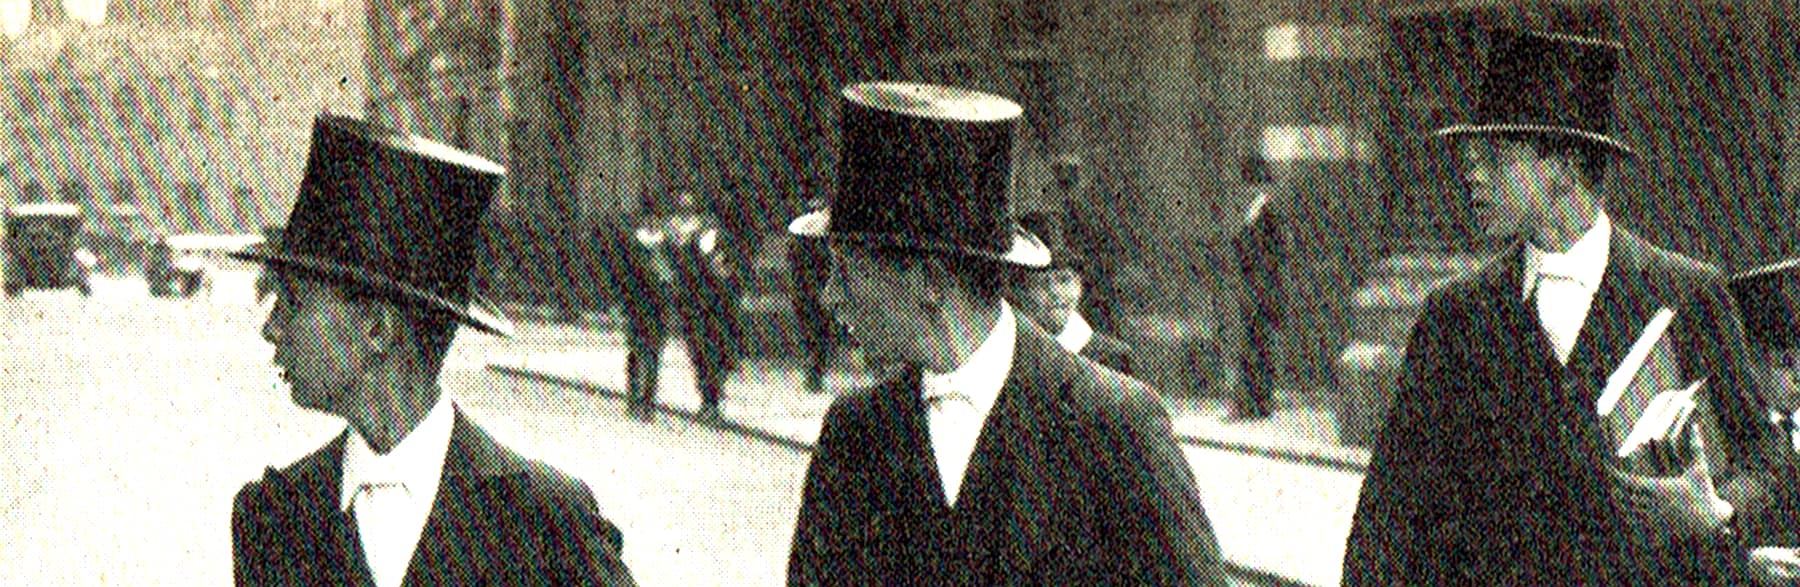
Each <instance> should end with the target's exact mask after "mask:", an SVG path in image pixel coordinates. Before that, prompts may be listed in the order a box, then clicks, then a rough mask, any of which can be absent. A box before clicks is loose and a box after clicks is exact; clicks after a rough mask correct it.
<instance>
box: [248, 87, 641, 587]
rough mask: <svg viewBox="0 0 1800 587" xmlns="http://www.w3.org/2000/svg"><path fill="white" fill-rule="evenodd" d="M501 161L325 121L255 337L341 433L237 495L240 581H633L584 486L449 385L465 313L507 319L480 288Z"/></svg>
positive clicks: (502, 331) (269, 262) (480, 324)
mask: <svg viewBox="0 0 1800 587" xmlns="http://www.w3.org/2000/svg"><path fill="white" fill-rule="evenodd" d="M504 173H505V170H504V169H502V168H501V167H500V166H499V165H496V164H494V163H493V162H490V161H487V160H485V159H482V158H479V157H476V156H474V155H470V154H467V153H463V152H461V151H457V150H455V149H453V148H451V147H448V146H445V145H443V144H440V143H435V142H432V141H428V140H425V139H421V138H418V137H413V136H409V135H405V134H401V133H398V132H395V131H392V130H389V129H386V128H382V127H379V126H375V125H372V124H368V123H365V122H362V121H359V120H355V119H351V118H344V117H338V116H332V115H329V114H327V115H322V116H320V117H319V118H318V120H317V122H316V123H315V124H314V126H313V138H312V153H311V155H310V156H309V157H308V160H307V168H306V175H305V177H304V179H303V180H302V183H301V185H300V194H299V197H298V201H297V202H296V203H295V206H294V211H293V214H292V215H290V216H289V219H288V224H287V229H286V231H285V233H284V234H283V238H282V239H281V241H280V243H279V244H278V245H275V246H269V245H266V244H265V245H260V246H258V247H254V248H251V249H249V250H246V251H243V252H241V253H238V254H237V255H238V256H239V257H241V258H245V259H249V260H254V261H257V262H260V263H262V264H263V265H264V266H265V267H267V268H269V269H273V270H274V271H275V272H276V273H277V280H278V283H277V287H276V301H275V307H274V309H273V310H271V311H270V313H269V319H268V322H267V323H266V324H264V325H263V332H262V334H263V338H265V339H267V340H268V341H269V342H270V343H271V344H273V345H274V346H275V357H274V363H275V366H276V367H279V368H280V369H281V371H282V379H284V380H286V381H287V382H288V384H289V386H290V387H291V393H292V398H293V401H294V403H296V404H298V405H300V406H301V407H304V408H307V409H312V410H318V411H321V412H325V413H329V414H332V415H336V416H339V417H342V418H343V419H344V420H345V421H346V422H348V424H349V425H348V427H347V429H346V430H345V431H344V432H343V433H342V434H340V435H338V437H337V438H336V439H334V440H332V441H331V442H329V443H326V444H325V446H324V447H322V448H320V449H319V450H317V451H315V452H313V453H312V454H311V455H308V456H306V457H304V458H302V459H300V460H299V461H298V462H295V463H294V464H292V465H289V466H286V467H282V468H279V469H276V468H271V469H269V470H268V471H267V472H266V473H265V474H264V475H263V478H262V479H261V480H259V481H255V482H252V483H250V484H248V485H245V486H244V488H243V489H242V490H240V491H239V492H238V494H237V502H236V504H235V505H234V507H233V510H232V516H231V529H232V545H233V554H234V562H235V569H236V576H237V582H238V584H240V585H377V586H382V587H392V586H396V585H477V584H480V585H488V584H504V585H631V584H633V583H632V579H631V575H630V573H629V572H628V571H627V570H626V568H625V565H624V564H623V563H622V562H621V560H620V558H619V556H620V540H621V539H620V536H619V531H618V530H617V529H616V528H614V527H613V525H612V524H611V523H609V522H607V521H606V519H605V518H603V517H601V516H600V512H599V509H598V507H597V506H596V504H595V502H594V497H593V494H592V493H591V492H590V491H589V489H588V487H587V485H586V484H584V483H583V482H581V481H580V480H578V479H576V478H574V477H570V476H569V475H567V474H564V473H562V472H560V471H558V470H556V469H554V468H552V467H550V466H548V465H545V464H543V463H540V462H537V461H532V460H529V459H526V458H525V457H523V456H520V455H519V454H517V453H514V452H513V451H511V450H509V449H507V448H506V447H504V446H501V445H500V444H499V443H497V442H495V441H494V439H493V438H491V437H489V436H488V434H487V433H486V432H483V431H482V429H481V427H479V426H477V425H476V424H475V422H474V421H473V420H471V419H470V418H469V417H468V416H467V415H466V414H464V413H463V411H462V410H461V409H460V408H458V407H457V405H456V402H455V401H454V400H452V399H451V398H450V396H449V395H448V394H447V393H446V392H445V391H444V390H443V389H442V388H441V386H440V385H439V383H438V372H439V370H440V369H441V368H442V366H443V361H444V356H445V353H446V352H447V351H448V350H449V348H450V344H451V341H452V340H453V339H454V338H455V336H456V331H457V327H458V324H459V323H460V324H463V325H468V326H471V327H473V328H476V329H478V330H481V331H484V332H488V333H490V334H498V335H502V336H505V335H507V334H508V333H510V331H511V326H510V325H509V324H508V323H507V322H506V321H505V320H504V319H503V318H502V317H501V316H500V314H499V313H497V312H495V311H493V310H492V309H491V307H490V306H489V305H487V304H486V303H484V302H482V300H481V299H480V298H479V297H478V296H477V295H476V294H475V292H474V291H473V288H472V284H471V283H470V270H471V268H472V267H473V266H474V263H475V258H474V253H475V245H476V243H477V239H478V238H480V230H479V227H480V219H481V216H482V213H483V212H484V211H485V210H486V208H487V205H488V200H489V199H490V198H491V197H492V195H493V192H494V189H495V187H496V186H497V185H498V183H499V181H500V178H501V176H502V175H503V174H504Z"/></svg>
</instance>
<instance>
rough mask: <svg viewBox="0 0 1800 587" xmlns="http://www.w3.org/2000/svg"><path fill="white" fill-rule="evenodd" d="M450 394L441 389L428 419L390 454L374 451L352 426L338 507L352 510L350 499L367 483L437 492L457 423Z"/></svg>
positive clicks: (422, 492)
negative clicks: (403, 485)
mask: <svg viewBox="0 0 1800 587" xmlns="http://www.w3.org/2000/svg"><path fill="white" fill-rule="evenodd" d="M447 395H448V394H445V393H441V392H440V393H439V395H438V401H437V403H436V404H433V405H432V406H431V411H430V412H427V413H426V415H425V419H424V420H422V421H420V422H419V425H418V426H417V427H415V428H413V430H412V432H410V433H408V434H407V435H406V437H405V438H402V439H400V444H398V445H395V446H394V449H393V450H390V451H388V453H387V454H384V455H383V454H375V451H374V450H373V449H370V448H369V443H368V441H366V440H364V439H363V437H362V434H360V433H358V432H357V431H356V428H355V427H350V429H349V430H350V438H348V439H346V441H345V442H344V470H343V486H342V490H341V491H339V492H338V509H341V510H344V511H349V510H350V500H351V499H352V498H354V497H356V492H357V489H358V488H360V487H362V485H363V484H364V483H372V482H374V483H393V482H398V483H402V484H405V485H406V488H407V493H409V494H411V495H412V496H414V497H419V496H435V495H436V494H437V485H438V480H439V478H440V477H442V475H443V473H444V458H445V455H446V453H448V452H449V450H450V434H451V431H452V430H453V429H454V428H455V424H456V410H455V408H454V407H453V406H454V403H453V402H451V401H450V400H449V398H448V397H447Z"/></svg>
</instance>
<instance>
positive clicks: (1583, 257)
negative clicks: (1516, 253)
mask: <svg viewBox="0 0 1800 587" xmlns="http://www.w3.org/2000/svg"><path fill="white" fill-rule="evenodd" d="M1612 233H1613V227H1612V220H1611V219H1609V218H1607V216H1606V211H1605V210H1601V211H1600V212H1599V214H1597V215H1595V217H1594V225H1593V226H1590V227H1588V230H1587V232H1585V233H1583V234H1582V235H1581V239H1580V240H1577V241H1575V244H1574V245H1573V246H1570V247H1569V250H1567V251H1564V252H1561V253H1551V252H1547V251H1544V250H1542V249H1539V248H1537V246H1536V245H1532V244H1530V243H1527V244H1526V245H1525V270H1524V275H1523V279H1524V284H1523V286H1522V287H1521V288H1520V291H1521V292H1522V294H1521V296H1522V297H1525V298H1529V297H1531V290H1532V288H1534V287H1536V286H1537V280H1538V272H1540V271H1548V272H1554V273H1557V274H1559V275H1564V276H1567V277H1569V278H1571V279H1573V280H1575V282H1576V283H1579V284H1581V286H1582V288H1584V289H1586V290H1587V291H1588V292H1589V293H1592V292H1594V291H1596V290H1598V289H1600V279H1601V278H1602V277H1604V276H1605V275H1606V262H1607V259H1608V257H1609V256H1610V255H1611V253H1612Z"/></svg>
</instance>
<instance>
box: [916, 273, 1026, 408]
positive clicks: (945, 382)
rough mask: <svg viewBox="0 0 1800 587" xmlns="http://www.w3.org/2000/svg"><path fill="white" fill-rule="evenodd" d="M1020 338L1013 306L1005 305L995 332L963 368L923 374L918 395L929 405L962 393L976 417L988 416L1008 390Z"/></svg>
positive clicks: (970, 355) (1002, 303)
mask: <svg viewBox="0 0 1800 587" xmlns="http://www.w3.org/2000/svg"><path fill="white" fill-rule="evenodd" d="M1018 338H1019V327H1018V323H1017V319H1016V318H1014V317H1013V311H1012V306H1009V305H1007V304H1006V302H1004V301H1002V302H1000V318H999V319H998V320H995V321H994V328H993V329H992V330H989V331H988V334H987V338H986V339H984V340H982V341H981V344H980V345H979V346H976V347H975V352H973V353H969V358H968V359H967V360H965V361H963V363H962V365H959V366H957V368H956V370H955V371H951V372H949V373H943V374H938V373H932V372H930V371H926V372H925V373H924V377H923V378H922V379H921V381H920V384H919V391H920V392H921V393H922V394H924V396H925V400H926V403H928V404H929V403H931V400H932V399H933V398H936V397H938V396H940V395H943V394H946V393H962V394H964V395H966V396H968V398H969V403H970V404H972V405H974V406H975V410H976V413H977V414H983V415H985V414H987V413H988V411H989V410H991V409H993V407H994V402H995V400H997V399H999V398H1000V390H1001V388H1003V387H1006V376H1007V375H1008V374H1010V373H1011V372H1012V362H1013V349H1014V348H1015V347H1017V346H1018Z"/></svg>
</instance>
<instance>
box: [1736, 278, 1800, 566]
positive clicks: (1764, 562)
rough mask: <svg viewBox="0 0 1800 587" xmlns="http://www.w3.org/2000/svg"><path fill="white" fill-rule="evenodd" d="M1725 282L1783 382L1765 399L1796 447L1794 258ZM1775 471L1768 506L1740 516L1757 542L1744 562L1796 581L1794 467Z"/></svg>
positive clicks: (1799, 544) (1799, 312)
mask: <svg viewBox="0 0 1800 587" xmlns="http://www.w3.org/2000/svg"><path fill="white" fill-rule="evenodd" d="M1729 287H1730V289H1731V297H1732V298H1733V299H1734V300H1736V301H1737V307H1738V311H1739V315H1741V316H1742V317H1743V320H1744V331H1745V334H1746V338H1747V339H1748V340H1749V341H1750V346H1751V347H1752V348H1753V349H1756V350H1757V351H1761V353H1760V354H1762V355H1763V356H1764V357H1766V358H1768V359H1769V364H1768V365H1767V366H1769V367H1771V368H1774V369H1777V372H1776V373H1777V376H1775V377H1771V378H1770V379H1771V380H1773V381H1777V382H1780V383H1781V384H1783V385H1781V386H1780V387H1781V388H1780V389H1779V390H1775V391H1776V394H1775V395H1776V397H1774V398H1772V399H1771V401H1770V402H1769V403H1770V404H1771V405H1770V410H1771V412H1773V413H1772V414H1771V419H1773V420H1777V421H1779V422H1780V424H1781V425H1782V426H1783V428H1784V430H1783V431H1784V432H1785V433H1787V435H1788V438H1789V439H1790V441H1791V442H1792V443H1793V446H1795V447H1796V450H1800V431H1796V428H1795V421H1794V414H1795V409H1794V408H1795V400H1796V399H1797V398H1795V397H1793V394H1794V392H1795V391H1800V390H1796V389H1795V387H1794V385H1795V384H1794V376H1795V375H1796V373H1795V364H1794V356H1795V354H1796V351H1800V259H1789V260H1787V261H1783V262H1780V263H1775V264H1773V265H1768V266H1765V267H1759V268H1756V269H1752V270H1749V271H1745V272H1743V273H1740V274H1738V275H1735V276H1733V277H1732V278H1731V283H1730V286H1729ZM1780 477H1781V478H1782V479H1784V480H1786V481H1787V482H1786V483H1782V484H1780V485H1779V486H1778V487H1779V489H1780V490H1779V491H1776V492H1775V494H1776V496H1775V499H1773V500H1772V501H1773V506H1772V507H1769V508H1766V510H1765V511H1764V512H1763V515H1761V516H1760V517H1758V518H1755V519H1748V520H1743V521H1741V522H1740V525H1741V526H1749V525H1755V528H1754V529H1753V530H1748V531H1747V532H1746V533H1747V534H1751V535H1753V536H1755V540H1754V541H1752V542H1751V544H1754V545H1759V547H1756V548H1753V549H1752V550H1751V558H1750V560H1751V564H1750V568H1751V572H1752V577H1754V578H1755V579H1756V580H1757V583H1759V584H1762V585H1795V584H1800V484H1796V483H1794V482H1793V481H1794V480H1795V479H1796V478H1800V471H1794V472H1789V473H1787V474H1785V475H1781V476H1780Z"/></svg>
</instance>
